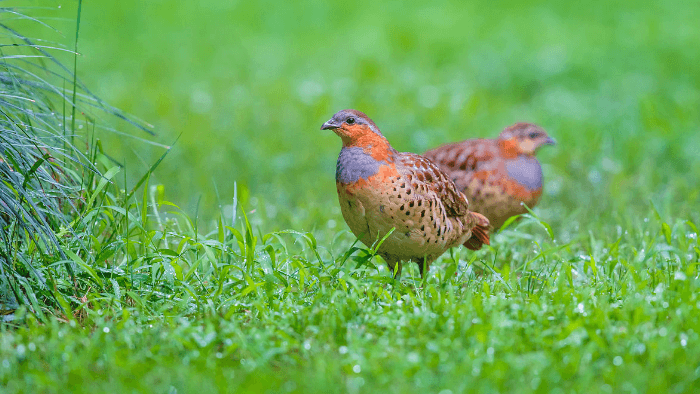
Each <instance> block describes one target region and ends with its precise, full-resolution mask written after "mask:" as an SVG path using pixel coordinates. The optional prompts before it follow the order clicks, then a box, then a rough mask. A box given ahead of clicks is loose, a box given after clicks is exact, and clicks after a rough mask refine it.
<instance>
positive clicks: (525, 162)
mask: <svg viewBox="0 0 700 394" xmlns="http://www.w3.org/2000/svg"><path fill="white" fill-rule="evenodd" d="M554 144H555V141H554V139H553V138H552V137H550V136H549V135H547V132H545V131H544V129H542V128H541V127H540V126H537V125H534V124H532V123H516V124H514V125H512V126H509V127H506V128H505V129H504V130H503V131H502V132H501V134H500V135H499V136H498V138H496V139H473V140H466V141H462V142H457V143H453V144H447V145H443V146H441V147H439V148H435V149H433V150H429V151H427V152H425V153H424V156H425V157H427V158H428V159H430V160H432V161H433V162H435V164H437V165H438V166H439V167H440V169H441V170H443V171H444V172H445V173H446V174H447V175H448V176H449V178H450V179H452V180H453V181H454V182H455V184H456V185H457V187H458V188H459V190H461V191H462V192H464V194H465V195H466V196H467V198H469V201H470V202H471V209H472V210H474V211H475V212H479V213H481V214H483V215H485V216H486V217H487V218H489V221H490V222H491V226H493V227H494V228H495V229H499V228H500V227H501V226H502V225H503V224H504V223H505V221H506V220H507V219H508V218H510V217H511V216H514V215H518V214H521V213H525V212H527V209H525V207H524V206H523V203H524V204H527V206H528V207H530V208H532V207H534V206H535V205H536V204H537V203H538V202H539V199H540V196H541V195H542V183H543V178H542V167H541V166H540V162H539V161H538V160H537V158H535V153H536V152H537V150H538V149H539V148H540V147H542V146H543V145H554Z"/></svg>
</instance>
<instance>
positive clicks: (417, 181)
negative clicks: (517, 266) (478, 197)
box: [321, 109, 489, 279]
mask: <svg viewBox="0 0 700 394" xmlns="http://www.w3.org/2000/svg"><path fill="white" fill-rule="evenodd" d="M321 130H332V131H333V132H335V134H337V135H338V136H339V137H340V138H341V140H342V148H341V150H340V154H339V155H338V161H337V164H336V171H335V180H336V189H337V192H338V200H339V203H340V209H341V212H342V215H343V218H344V219H345V222H346V223H347V224H348V227H350V230H351V231H352V233H353V234H354V235H355V236H356V237H357V238H358V239H359V240H360V241H362V243H364V244H365V245H367V246H368V247H372V245H374V244H375V243H376V242H378V241H380V240H382V239H384V238H385V237H386V238H385V239H384V240H383V242H382V243H381V245H379V248H378V249H377V250H376V253H377V254H378V255H380V256H381V257H382V258H383V259H384V261H386V263H387V266H388V267H389V270H390V271H391V272H393V273H394V277H395V278H396V279H400V278H401V271H402V267H403V265H402V264H403V262H409V261H413V262H415V263H417V264H418V269H419V271H420V275H421V278H424V275H425V274H426V273H427V272H428V270H429V269H430V264H431V263H433V262H434V261H435V260H436V259H437V258H438V257H439V256H440V255H442V254H443V253H444V252H445V251H447V250H448V249H450V248H452V247H455V246H459V245H464V246H466V247H467V248H469V249H471V250H478V249H480V248H481V247H482V245H483V244H487V245H488V244H489V221H488V219H486V217H485V216H483V215H480V214H478V213H475V212H471V211H470V210H469V202H468V201H467V198H466V197H465V195H464V194H463V193H462V192H460V191H459V190H458V189H457V186H455V184H454V182H453V181H452V180H451V179H450V178H449V177H448V176H447V175H446V174H445V173H444V172H442V171H441V170H440V169H439V168H438V167H437V166H436V165H435V164H434V163H433V162H431V161H430V160H428V159H426V158H425V157H423V156H420V155H418V154H415V153H408V152H398V151H397V150H396V149H394V148H392V146H391V145H390V144H389V141H388V140H387V139H386V138H385V137H384V135H382V133H381V131H380V130H379V128H378V127H377V125H376V124H375V123H374V122H373V121H372V120H371V119H370V118H369V117H367V115H365V114H364V113H362V112H360V111H357V110H353V109H346V110H342V111H339V112H337V113H336V114H335V115H333V117H332V118H331V119H330V120H328V121H327V122H325V123H323V125H322V126H321ZM387 234H389V235H388V236H387Z"/></svg>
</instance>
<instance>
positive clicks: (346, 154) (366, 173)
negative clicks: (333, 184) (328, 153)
mask: <svg viewBox="0 0 700 394" xmlns="http://www.w3.org/2000/svg"><path fill="white" fill-rule="evenodd" d="M382 163H384V162H383V161H378V160H375V159H374V158H373V157H372V156H370V155H368V154H367V153H365V151H364V150H363V149H362V148H360V147H357V146H355V147H352V148H345V147H344V148H343V149H341V150H340V155H339V156H338V163H337V164H336V166H335V180H336V181H337V182H341V183H355V182H357V181H358V180H360V179H367V178H369V177H371V176H372V175H374V174H376V173H377V172H378V171H379V166H380V165H381V164H382Z"/></svg>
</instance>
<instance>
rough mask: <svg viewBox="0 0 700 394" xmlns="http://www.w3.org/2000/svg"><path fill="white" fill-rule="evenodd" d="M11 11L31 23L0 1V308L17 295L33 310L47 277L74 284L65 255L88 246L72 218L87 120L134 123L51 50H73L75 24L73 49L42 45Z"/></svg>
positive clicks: (45, 294)
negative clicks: (18, 25) (23, 29)
mask: <svg viewBox="0 0 700 394" xmlns="http://www.w3.org/2000/svg"><path fill="white" fill-rule="evenodd" d="M78 12H80V11H78ZM19 19H24V20H33V21H35V22H36V23H41V22H40V21H38V20H35V19H33V18H32V17H31V16H29V15H26V14H24V13H23V12H22V11H21V10H18V9H15V8H0V34H1V35H0V227H1V231H0V306H1V307H2V308H0V309H2V310H12V309H14V308H15V307H16V306H17V305H19V304H25V305H29V306H30V308H32V309H33V310H34V311H35V312H37V313H41V312H40V310H41V309H42V305H45V304H46V303H45V301H48V302H49V303H51V302H54V303H55V302H56V301H57V299H56V294H57V293H56V289H57V284H56V280H55V278H59V277H60V278H63V277H65V278H70V280H71V281H73V282H74V283H75V281H76V267H75V263H74V262H72V261H71V259H70V256H71V255H80V254H81V253H85V251H86V250H87V247H88V245H87V244H86V242H89V240H88V239H87V238H86V237H85V234H84V233H82V234H81V233H80V232H79V230H80V229H79V227H78V226H76V224H77V223H78V222H79V220H78V218H80V217H81V216H82V215H83V214H84V213H85V208H86V205H87V203H88V198H89V196H88V192H89V191H90V190H92V189H93V188H94V186H93V185H96V184H99V181H100V179H102V178H103V176H102V174H101V173H100V171H99V170H98V168H97V167H96V165H95V160H94V159H95V157H96V154H97V150H98V149H97V148H98V144H95V143H94V142H95V134H94V132H95V124H96V121H95V119H97V118H99V114H100V113H102V114H106V115H108V116H116V117H118V118H121V119H125V120H127V121H130V122H131V123H132V124H134V125H137V126H139V125H138V123H136V122H133V121H131V120H129V119H128V118H127V117H126V116H124V114H122V113H121V112H119V111H118V110H116V109H114V108H112V107H110V106H108V105H106V104H104V103H103V102H102V101H101V100H100V99H99V98H97V97H96V96H94V95H93V94H92V93H91V92H90V91H89V90H88V89H87V88H86V87H85V86H84V85H83V84H82V83H81V81H80V80H79V79H78V78H77V76H76V73H75V65H76V63H74V64H73V67H72V69H71V68H70V67H69V66H66V65H65V64H64V62H62V61H61V60H59V59H58V57H56V56H55V55H54V54H55V53H66V52H68V53H72V55H73V56H74V59H75V56H77V52H76V51H75V50H77V37H78V35H77V33H76V41H75V43H76V47H75V50H73V51H72V50H69V49H66V48H64V47H61V46H59V45H53V46H52V45H47V44H46V41H44V40H34V39H30V38H28V37H26V36H24V35H22V34H21V32H19V31H17V30H15V29H14V28H13V22H15V21H17V20H19ZM77 20H78V24H77V25H76V32H77V31H79V20H80V16H79V14H78V19H77ZM93 113H95V114H97V115H93ZM139 127H140V126H139Z"/></svg>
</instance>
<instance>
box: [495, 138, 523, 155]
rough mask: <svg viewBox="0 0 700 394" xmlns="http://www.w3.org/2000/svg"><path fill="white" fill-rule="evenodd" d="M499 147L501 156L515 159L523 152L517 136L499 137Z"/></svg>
mask: <svg viewBox="0 0 700 394" xmlns="http://www.w3.org/2000/svg"><path fill="white" fill-rule="evenodd" d="M498 149H499V150H500V151H501V156H503V157H504V158H506V159H515V158H516V157H518V156H520V155H521V154H523V151H522V150H521V149H520V146H519V145H518V140H517V139H515V138H508V139H502V138H499V139H498Z"/></svg>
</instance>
